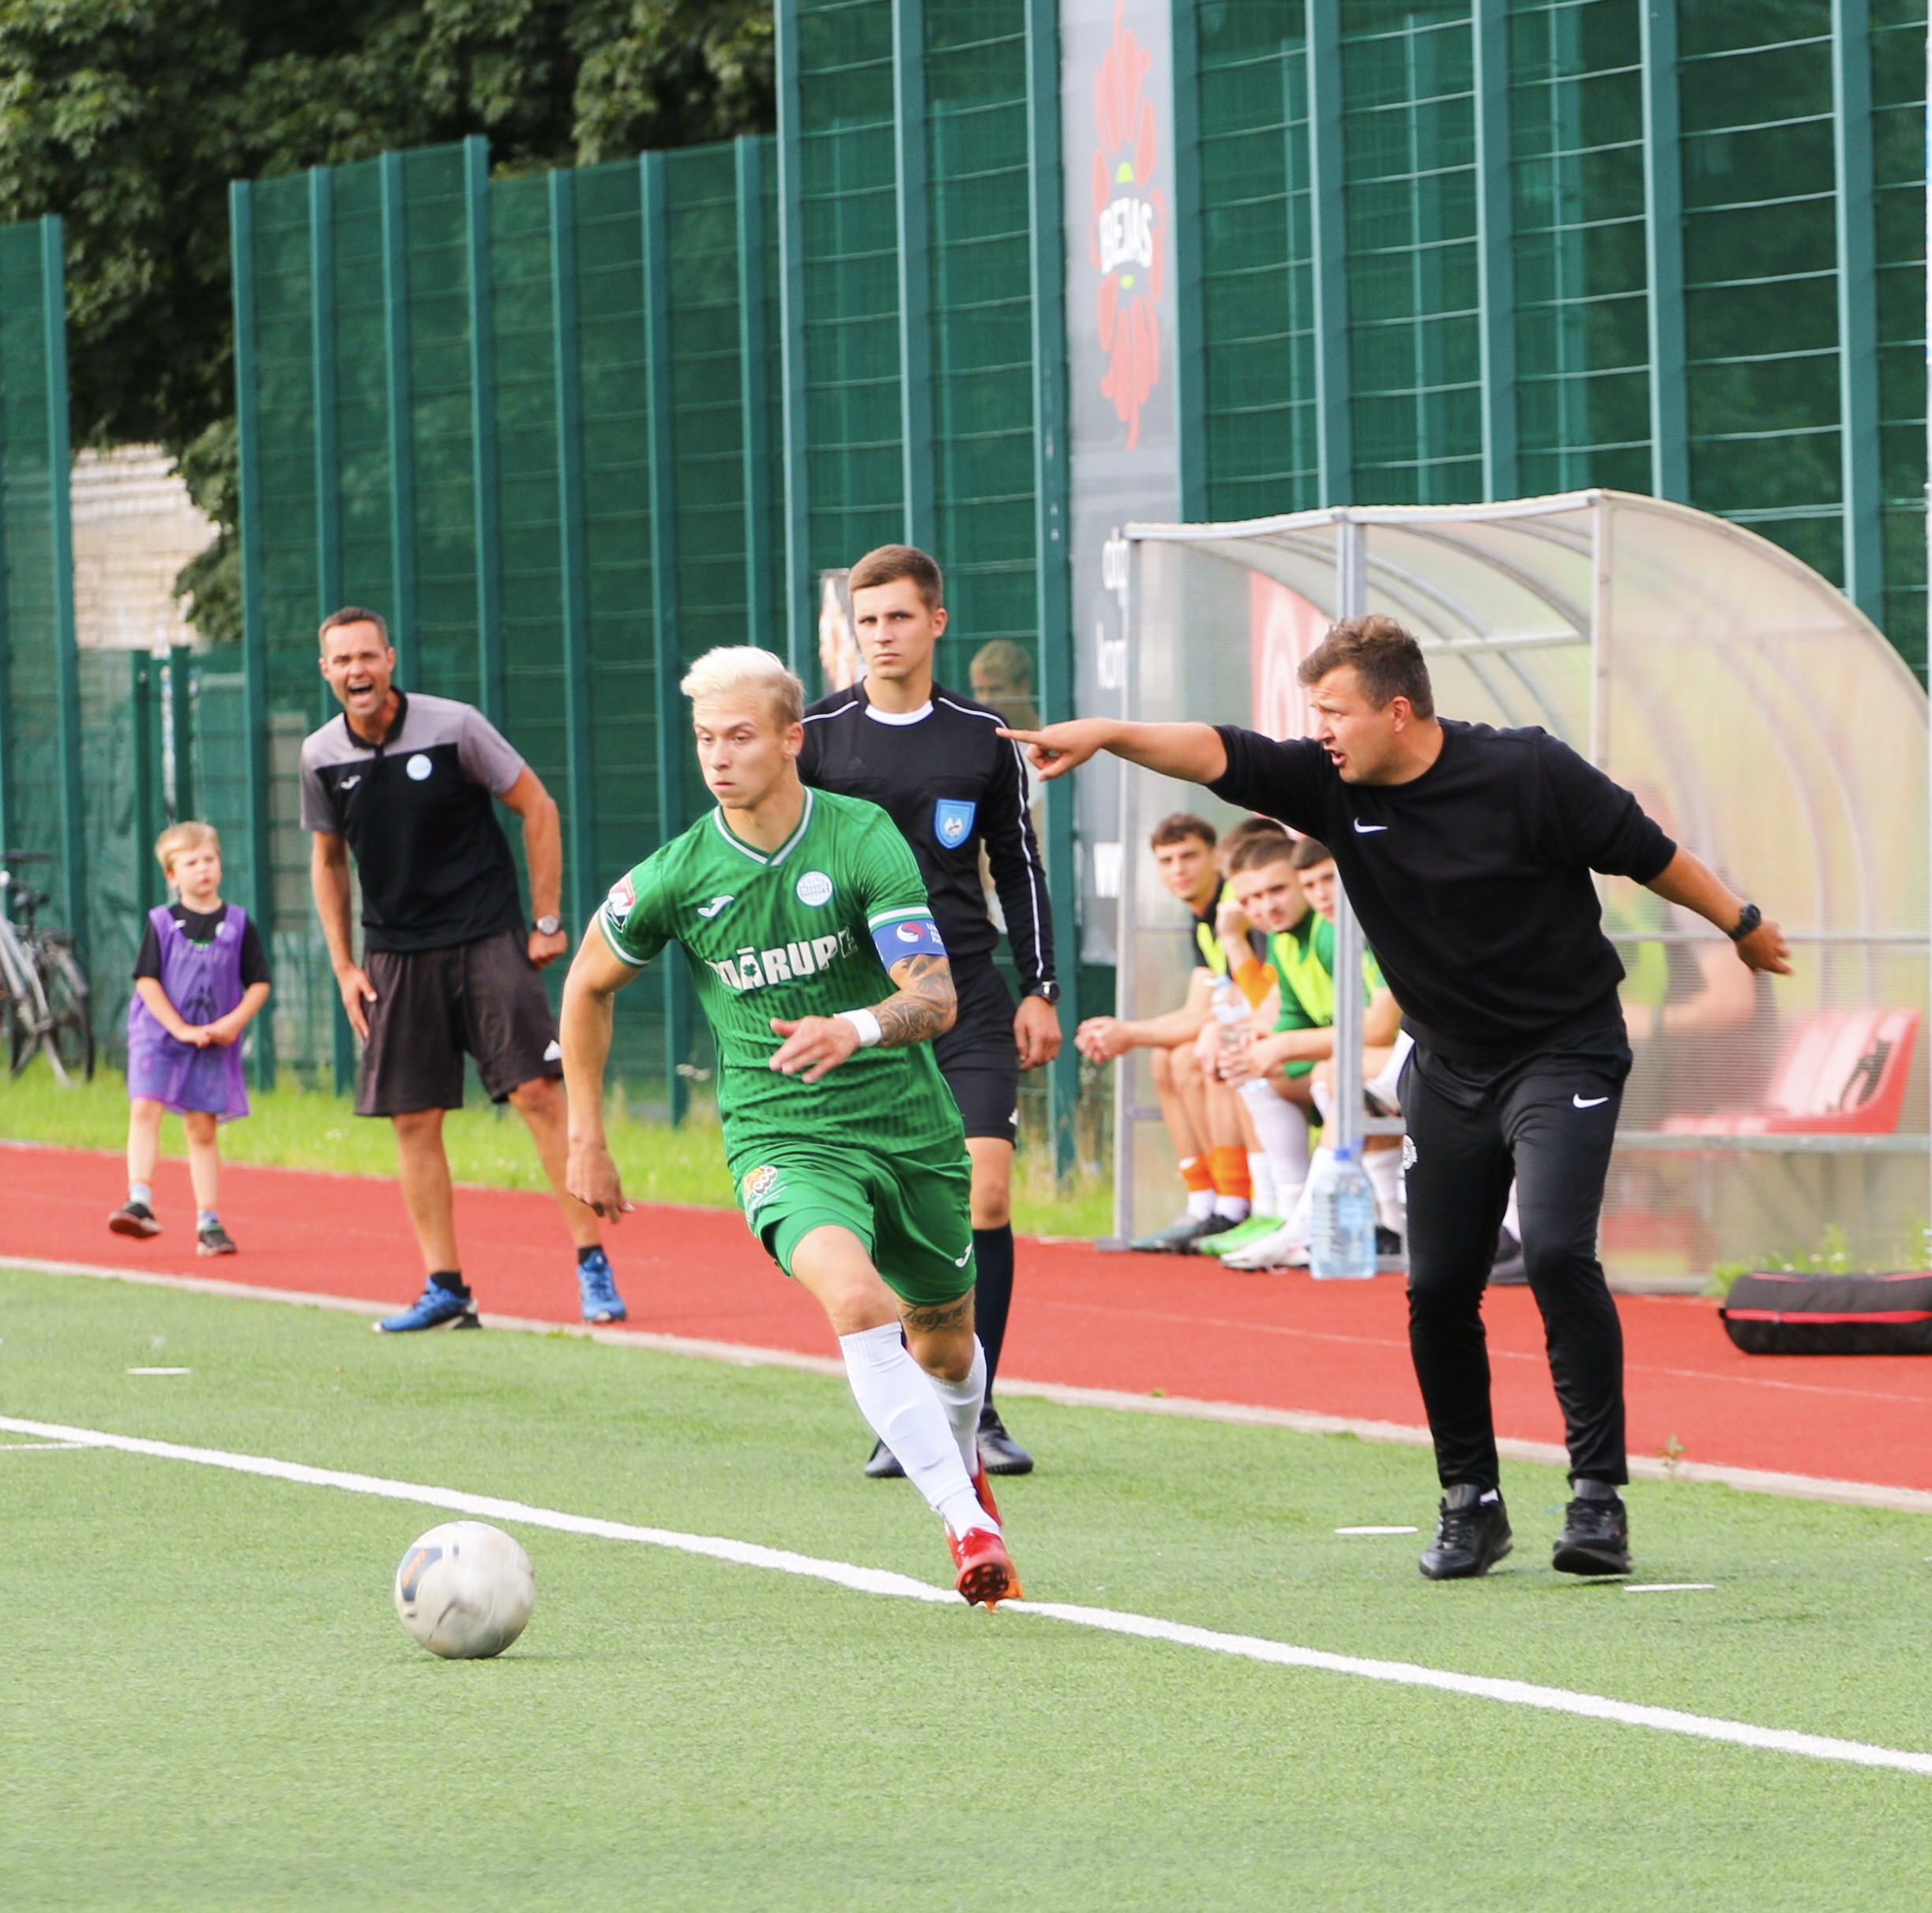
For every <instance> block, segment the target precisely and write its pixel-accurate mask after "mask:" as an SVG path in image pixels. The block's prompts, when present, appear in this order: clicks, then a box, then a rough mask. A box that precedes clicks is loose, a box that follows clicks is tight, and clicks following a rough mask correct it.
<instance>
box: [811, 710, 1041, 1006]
mask: <svg viewBox="0 0 1932 1913" xmlns="http://www.w3.org/2000/svg"><path fill="white" fill-rule="evenodd" d="M1005 721H1006V720H1005V719H1004V718H1003V717H1002V716H1000V714H999V713H998V712H997V711H993V710H989V709H988V708H987V707H986V706H985V705H980V704H975V703H974V702H973V701H972V699H971V698H970V697H960V695H959V694H958V693H957V692H955V691H949V690H946V689H945V686H943V685H938V684H935V685H934V686H933V694H932V699H931V701H930V703H929V704H927V705H926V706H925V707H924V708H923V710H921V711H919V712H904V713H903V714H902V713H900V712H889V711H875V710H874V709H873V708H872V707H871V706H870V704H869V703H868V702H867V701H866V690H865V686H864V685H863V683H859V684H855V685H854V686H852V687H851V690H845V691H834V692H833V693H831V694H830V695H829V697H821V698H820V699H819V701H818V703H816V704H815V705H812V707H811V708H810V709H809V710H808V711H806V713H805V749H804V751H803V753H802V754H801V755H800V757H799V776H801V777H802V778H803V779H804V780H805V781H806V783H807V784H813V785H815V786H816V787H818V789H820V790H821V791H834V792H836V793H838V794H839V795H843V796H847V797H863V798H866V799H870V801H871V802H874V803H875V804H877V805H878V806H879V807H880V808H881V810H885V811H886V812H888V813H889V814H890V816H891V817H892V820H893V822H894V823H895V824H896V825H898V826H899V833H900V836H903V837H904V839H905V840H906V841H907V842H908V844H911V847H912V854H913V855H914V856H915V857H916V858H917V859H919V870H920V873H921V874H923V876H924V878H925V879H926V889H927V894H928V895H929V896H930V898H931V899H932V906H933V916H934V920H935V921H936V922H937V923H938V926H939V934H940V935H941V936H942V937H943V938H945V946H946V952H947V954H948V955H949V957H951V958H952V959H953V961H954V962H955V963H956V964H957V963H961V962H972V961H974V960H985V959H987V958H990V957H991V956H992V954H993V952H994V949H996V948H997V947H998V943H999V932H998V930H997V929H995V928H994V924H993V919H991V917H990V916H989V915H987V904H986V893H985V892H984V891H983V889H981V888H980V886H979V847H980V845H981V844H985V846H986V854H987V863H989V864H990V866H991V867H992V871H993V885H994V889H995V891H996V892H997V893H998V896H999V902H1000V909H1001V911H1002V913H1003V914H1004V915H1005V919H1006V936H1007V940H1008V941H1009V942H1010V943H1011V945H1013V965H1014V968H1016V969H1017V970H1018V971H1019V972H1020V980H1021V985H1022V987H1024V988H1026V989H1029V990H1030V989H1032V987H1033V986H1034V985H1035V984H1036V983H1044V982H1046V981H1047V979H1050V978H1051V976H1052V975H1053V974H1054V968H1053V919H1052V917H1051V913H1050V912H1049V911H1048V908H1047V873H1046V871H1045V870H1044V869H1043V867H1042V865H1041V863H1040V855H1039V845H1038V844H1036V842H1035V841H1034V837H1033V823H1032V818H1031V817H1029V816H1028V814H1027V801H1026V800H1027V780H1026V766H1025V763H1024V760H1023V759H1022V758H1021V755H1020V747H1019V746H1018V745H1017V744H1015V743H1013V742H1011V741H1010V740H1009V739H1005V738H1003V737H1002V736H1001V735H999V731H998V727H999V726H1000V725H1002V724H1003V723H1005Z"/></svg>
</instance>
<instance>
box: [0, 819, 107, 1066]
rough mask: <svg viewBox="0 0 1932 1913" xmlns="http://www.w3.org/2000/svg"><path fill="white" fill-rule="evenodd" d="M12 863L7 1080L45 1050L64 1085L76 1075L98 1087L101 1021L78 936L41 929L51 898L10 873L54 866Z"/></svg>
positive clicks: (12, 858)
mask: <svg viewBox="0 0 1932 1913" xmlns="http://www.w3.org/2000/svg"><path fill="white" fill-rule="evenodd" d="M51 861H52V859H51V858H50V857H49V856H48V855H47V852H45V851H16V852H14V853H13V854H12V855H9V856H7V858H6V865H7V866H9V867H5V868H0V1015H4V1017H5V1019H6V1042H7V1064H8V1073H9V1077H17V1076H18V1075H19V1074H20V1073H21V1071H22V1070H23V1069H25V1068H26V1067H27V1065H28V1064H29V1063H30V1062H32V1061H33V1059H34V1058H35V1057H36V1056H37V1055H39V1053H40V1052H41V1051H42V1050H46V1052H47V1065H48V1067H49V1068H50V1069H52V1070H53V1072H54V1075H55V1080H56V1081H58V1082H60V1083H62V1084H71V1083H72V1082H73V1079H74V1078H75V1077H80V1078H81V1081H84V1082H88V1081H92V1080H93V1075H94V1020H93V1017H92V1005H91V1004H90V1003H89V1002H88V987H87V979H86V977H85V976H84V975H82V974H81V966H80V964H79V963H78V962H77V961H76V960H75V958H74V953H73V934H72V933H71V932H70V931H68V930H43V929H42V928H40V926H39V925H38V924H36V923H35V921H34V919H35V917H36V915H37V913H38V912H39V911H41V910H42V909H43V908H45V907H46V906H47V904H48V903H49V902H50V901H51V898H50V897H49V896H48V895H47V892H46V891H44V890H36V889H35V888H34V887H33V886H32V885H31V884H28V883H23V882H22V881H21V880H20V878H17V876H15V874H13V870H12V868H11V867H10V866H12V865H13V864H16V863H51ZM13 911H19V912H20V915H21V921H20V922H19V923H15V922H14V921H13Z"/></svg>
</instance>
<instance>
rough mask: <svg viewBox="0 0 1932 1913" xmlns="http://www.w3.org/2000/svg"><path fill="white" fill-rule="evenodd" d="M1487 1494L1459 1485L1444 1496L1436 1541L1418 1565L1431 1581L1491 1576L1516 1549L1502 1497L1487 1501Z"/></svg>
mask: <svg viewBox="0 0 1932 1913" xmlns="http://www.w3.org/2000/svg"><path fill="white" fill-rule="evenodd" d="M1515 1546H1516V1537H1515V1536H1514V1535H1512V1534H1511V1533H1510V1532H1509V1516H1508V1514H1507V1513H1505V1511H1504V1509H1503V1505H1502V1496H1501V1495H1500V1494H1498V1496H1497V1497H1496V1498H1495V1499H1494V1501H1484V1500H1483V1490H1482V1489H1480V1488H1479V1487H1477V1486H1475V1484H1474V1483H1472V1482H1459V1483H1457V1485H1456V1486H1454V1487H1453V1488H1451V1489H1450V1490H1449V1492H1448V1493H1447V1494H1445V1495H1444V1496H1443V1497H1442V1512H1441V1515H1440V1516H1438V1518H1437V1520H1436V1532H1435V1539H1434V1540H1433V1541H1431V1542H1430V1543H1429V1545H1428V1547H1426V1548H1424V1549H1423V1554H1422V1558H1421V1560H1420V1561H1419V1562H1417V1563H1416V1565H1417V1566H1418V1567H1419V1568H1420V1569H1422V1571H1423V1573H1424V1574H1425V1575H1426V1576H1427V1577H1429V1579H1430V1580H1432V1581H1459V1580H1472V1579H1473V1578H1474V1577H1475V1576H1477V1575H1479V1574H1487V1573H1488V1572H1489V1571H1490V1569H1491V1568H1493V1567H1494V1566H1495V1565H1496V1563H1497V1562H1499V1561H1501V1560H1502V1558H1503V1556H1504V1555H1505V1554H1508V1553H1509V1550H1510V1549H1511V1548H1513V1547H1515Z"/></svg>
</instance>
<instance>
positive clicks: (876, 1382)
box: [839, 1322, 999, 1535]
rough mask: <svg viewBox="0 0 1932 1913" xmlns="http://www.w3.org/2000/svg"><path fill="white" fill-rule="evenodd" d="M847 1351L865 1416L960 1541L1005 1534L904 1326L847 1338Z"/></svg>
mask: <svg viewBox="0 0 1932 1913" xmlns="http://www.w3.org/2000/svg"><path fill="white" fill-rule="evenodd" d="M839 1347H840V1350H841V1351H842V1352H843V1353H844V1357H845V1377H846V1379H847V1381H849V1382H850V1383H851V1388H852V1398H853V1400H855V1401H856V1402H857V1403H858V1404H859V1413H860V1414H861V1415H863V1416H864V1417H865V1418H866V1421H867V1423H870V1426H871V1429H872V1432H873V1433H874V1434H875V1435H877V1436H878V1438H879V1439H880V1440H881V1441H883V1442H884V1443H885V1445H886V1446H887V1447H888V1448H889V1449H891V1450H892V1451H893V1454H894V1455H895V1456H897V1458H898V1461H899V1465H900V1467H901V1468H904V1470H905V1471H906V1475H907V1478H908V1479H909V1480H910V1481H911V1483H912V1485H913V1486H914V1487H915V1488H917V1489H918V1490H919V1493H920V1494H923V1495H924V1496H925V1497H926V1500H927V1505H929V1506H930V1507H931V1509H933V1511H934V1513H936V1514H938V1516H939V1518H940V1519H941V1520H942V1521H944V1522H945V1524H946V1526H947V1527H949V1528H951V1529H952V1531H953V1533H954V1534H956V1535H963V1534H964V1533H965V1532H967V1530H968V1528H991V1529H993V1530H994V1532H995V1533H997V1532H998V1529H999V1524H998V1522H997V1521H995V1520H994V1519H993V1517H992V1516H990V1514H988V1513H987V1512H986V1510H985V1509H983V1508H982V1507H981V1506H980V1505H979V1496H978V1495H976V1494H974V1493H973V1486H972V1476H971V1475H968V1473H967V1471H966V1468H965V1464H964V1463H963V1462H962V1461H961V1460H960V1451H959V1444H958V1443H957V1442H956V1441H954V1440H953V1430H951V1429H950V1428H949V1426H947V1425H946V1411H945V1409H944V1408H942V1407H941V1406H940V1405H939V1397H938V1395H936V1394H935V1393H934V1391H933V1383H932V1378H931V1377H930V1376H929V1375H928V1374H927V1373H926V1371H925V1370H923V1368H921V1367H920V1366H919V1364H918V1362H915V1361H914V1360H913V1359H912V1358H911V1356H910V1355H908V1354H907V1353H906V1351H905V1349H904V1346H903V1345H902V1344H901V1343H900V1340H899V1327H898V1325H897V1324H896V1322H888V1323H886V1324H885V1325H883V1326H882V1327H881V1328H878V1329H861V1330H860V1331H859V1333H858V1334H856V1335H842V1336H840V1337H839Z"/></svg>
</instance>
